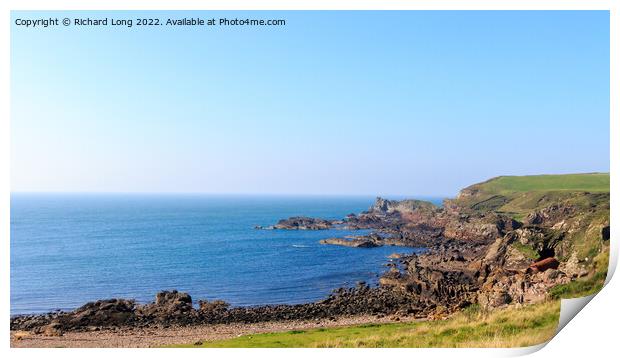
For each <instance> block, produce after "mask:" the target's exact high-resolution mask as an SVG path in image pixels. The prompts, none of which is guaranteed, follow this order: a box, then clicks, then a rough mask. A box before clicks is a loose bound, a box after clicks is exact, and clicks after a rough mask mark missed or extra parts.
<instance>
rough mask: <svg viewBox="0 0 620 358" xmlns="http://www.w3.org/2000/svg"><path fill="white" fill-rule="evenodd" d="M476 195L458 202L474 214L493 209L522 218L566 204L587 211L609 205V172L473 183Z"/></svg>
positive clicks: (495, 179) (513, 178) (515, 177)
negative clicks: (594, 206) (558, 204)
mask: <svg viewBox="0 0 620 358" xmlns="http://www.w3.org/2000/svg"><path fill="white" fill-rule="evenodd" d="M464 191H470V192H475V195H473V196H462V197H459V198H458V199H456V200H455V202H456V203H457V204H458V205H459V206H461V207H465V208H470V209H472V210H475V211H488V210H494V211H497V212H502V213H506V214H508V215H511V216H513V217H514V218H515V219H517V220H521V219H523V217H524V216H525V215H527V214H528V213H530V212H532V211H534V210H537V209H541V208H544V207H546V206H548V205H550V204H554V203H558V202H562V201H565V202H567V203H570V204H573V205H576V206H577V207H582V208H588V207H590V206H591V205H593V204H594V205H598V204H601V203H603V204H604V203H605V202H607V203H608V202H609V173H591V174H565V175H531V176H502V177H497V178H493V179H490V180H488V181H486V182H483V183H478V184H474V185H472V186H470V187H468V188H466V189H465V190H464Z"/></svg>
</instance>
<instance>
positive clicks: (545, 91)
mask: <svg viewBox="0 0 620 358" xmlns="http://www.w3.org/2000/svg"><path fill="white" fill-rule="evenodd" d="M40 16H41V17H45V16H55V17H59V18H63V17H65V16H68V17H76V16H83V17H85V16H91V17H114V18H137V17H145V16H146V17H159V18H162V19H165V18H168V17H172V18H180V17H183V16H193V17H197V16H200V17H202V18H211V17H215V18H220V17H229V18H234V17H238V18H246V17H250V18H263V19H271V18H276V19H279V18H282V19H286V22H287V25H286V26H283V27H221V28H212V27H188V28H179V27H168V26H160V27H156V28H137V27H133V28H130V29H128V28H122V27H119V28H112V27H92V28H76V27H74V26H70V27H62V26H61V27H58V28H47V29H45V28H40V29H26V28H23V27H17V26H15V24H14V21H13V25H12V29H11V66H12V67H11V76H12V79H11V106H12V108H11V112H12V118H11V187H12V190H13V191H90V192H207V193H258V194H268V193H279V194H364V195H454V194H455V193H456V192H457V191H458V190H459V189H460V188H462V187H464V186H467V185H469V184H472V183H474V182H478V181H482V180H486V179H488V178H490V177H493V176H497V175H523V174H541V173H573V172H592V171H609V14H608V12H602V11H600V12H593V11H581V12H571V11H544V12H526V11H515V12H490V11H489V12H478V11H464V12H458V11H446V12H441V11H438V12H423V11H420V12H405V11H402V12H354V11H347V12H301V11H299V12H294V11H290V12H266V11H265V12H214V11H208V12H137V13H131V12H99V13H93V12H91V13H87V12H71V13H69V12H56V13H54V12H13V13H12V17H13V19H17V18H38V17H40Z"/></svg>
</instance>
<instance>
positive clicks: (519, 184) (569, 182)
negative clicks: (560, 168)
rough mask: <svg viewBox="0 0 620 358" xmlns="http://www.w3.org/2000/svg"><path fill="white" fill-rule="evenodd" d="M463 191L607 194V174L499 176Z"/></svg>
mask: <svg viewBox="0 0 620 358" xmlns="http://www.w3.org/2000/svg"><path fill="white" fill-rule="evenodd" d="M465 190H478V191H479V192H481V193H488V194H509V193H517V192H530V191H541V190H544V191H589V192H608V191H609V173H588V174H558V175H526V176H500V177H496V178H493V179H490V180H488V181H486V182H484V183H479V184H474V185H472V186H470V187H468V188H467V189H465Z"/></svg>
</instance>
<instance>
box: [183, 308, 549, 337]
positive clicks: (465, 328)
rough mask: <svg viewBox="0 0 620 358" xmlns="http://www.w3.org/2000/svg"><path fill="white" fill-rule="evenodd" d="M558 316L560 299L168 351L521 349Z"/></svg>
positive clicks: (541, 334) (544, 332)
mask: <svg viewBox="0 0 620 358" xmlns="http://www.w3.org/2000/svg"><path fill="white" fill-rule="evenodd" d="M559 316H560V302H559V301H549V302H544V303H540V304H536V305H530V306H525V307H522V308H509V309H505V310H497V311H491V312H484V311H481V310H480V309H479V308H478V306H476V305H474V306H470V307H469V308H468V309H466V310H464V311H463V312H461V313H458V314H456V315H455V316H453V317H451V318H449V319H447V320H444V321H422V322H409V323H388V324H366V325H358V326H349V327H338V328H318V329H311V330H305V331H289V332H278V333H264V334H253V335H246V336H241V337H238V338H233V339H226V340H220V341H210V342H203V343H202V344H200V345H176V346H173V347H210V348H226V347H228V348H260V347H265V348H267V347H276V348H277V347H310V348H315V347H334V348H337V347H354V348H355V347H386V348H387V347H524V346H531V345H535V344H539V343H542V342H545V341H547V340H549V339H551V338H552V337H553V335H554V333H555V330H556V327H557V325H558V319H559Z"/></svg>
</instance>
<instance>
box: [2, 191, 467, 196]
mask: <svg viewBox="0 0 620 358" xmlns="http://www.w3.org/2000/svg"><path fill="white" fill-rule="evenodd" d="M10 194H11V195H12V194H97V195H105V194H110V195H115V194H116V195H118V194H125V195H221V196H224V195H231V196H334V197H337V196H349V197H354V196H357V197H377V198H378V197H390V196H397V197H410V198H416V197H419V198H450V197H454V195H455V194H451V195H445V194H395V193H388V194H384V193H382V194H367V193H352V194H351V193H348V194H346V193H343V194H338V193H325V194H323V193H250V192H206V191H205V192H200V191H43V190H32V191H27V190H17V191H13V190H11V191H10Z"/></svg>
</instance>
